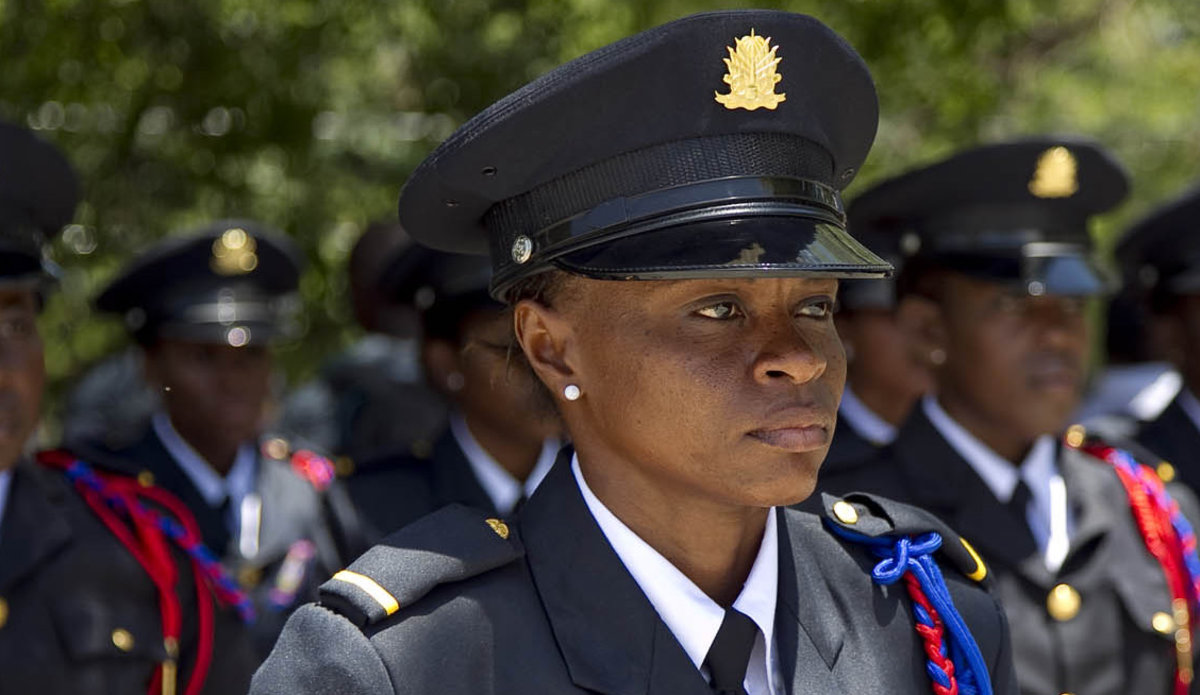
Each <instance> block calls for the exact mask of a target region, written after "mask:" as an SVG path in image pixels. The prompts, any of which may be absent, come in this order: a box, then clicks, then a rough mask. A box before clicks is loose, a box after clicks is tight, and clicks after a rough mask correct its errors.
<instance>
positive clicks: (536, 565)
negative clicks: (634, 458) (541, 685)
mask: <svg viewBox="0 0 1200 695" xmlns="http://www.w3.org/2000/svg"><path fill="white" fill-rule="evenodd" d="M572 454H573V452H572V450H571V449H570V448H569V447H568V448H565V449H563V452H562V453H561V454H559V458H558V461H557V462H556V463H555V465H554V468H553V469H552V470H551V471H550V473H549V474H548V475H547V476H546V479H545V480H544V481H543V482H542V484H541V485H540V486H539V487H538V490H537V492H536V493H535V494H534V495H533V497H531V498H530V500H529V502H528V504H526V505H525V506H524V507H523V508H522V510H521V513H520V515H519V517H518V519H517V523H518V524H519V528H520V532H521V539H522V542H523V543H524V544H525V548H526V558H527V562H528V563H529V568H530V572H531V574H532V575H533V581H534V585H535V586H536V587H537V591H538V594H539V595H540V596H541V599H542V604H543V606H544V607H545V609H546V614H547V616H548V617H549V619H550V624H551V626H552V628H553V631H554V636H555V639H556V641H557V642H558V646H559V648H560V649H561V650H562V654H563V660H564V661H565V662H566V665H567V669H568V671H569V672H570V674H571V680H572V681H573V682H574V683H575V684H576V685H577V686H579V687H581V688H584V689H586V690H593V691H596V692H600V693H609V694H611V695H640V694H642V693H647V692H664V693H665V692H669V693H673V694H679V695H711V690H710V689H709V687H708V684H707V683H706V682H705V680H704V678H703V677H702V676H701V675H700V672H699V670H697V669H696V667H695V665H694V664H693V663H692V661H691V660H690V659H689V658H688V656H687V654H686V653H685V652H684V651H683V648H682V647H681V646H680V645H679V643H678V641H676V639H675V637H674V635H672V634H671V631H670V629H669V628H668V627H667V626H666V624H665V623H663V621H662V620H661V619H660V618H659V617H658V613H657V612H655V610H654V607H653V606H652V605H651V604H650V601H649V600H648V599H647V598H646V596H645V594H643V593H642V590H641V588H640V587H639V586H638V584H637V582H636V581H634V579H633V577H632V576H631V575H630V574H629V572H628V571H627V570H626V569H625V566H624V565H623V564H622V563H621V560H620V558H619V557H618V556H617V554H616V552H615V551H614V550H613V549H612V546H610V545H609V544H608V540H607V539H606V538H605V536H604V534H603V532H602V531H601V530H600V527H599V525H598V524H597V523H596V521H595V519H594V518H593V517H592V515H591V512H590V511H589V510H588V508H587V505H586V503H585V502H584V501H583V496H582V495H581V494H580V492H579V488H578V486H577V485H576V482H575V477H574V475H573V473H572V472H571V457H572Z"/></svg>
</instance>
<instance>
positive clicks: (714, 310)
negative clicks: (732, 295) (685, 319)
mask: <svg viewBox="0 0 1200 695" xmlns="http://www.w3.org/2000/svg"><path fill="white" fill-rule="evenodd" d="M696 313H697V314H699V315H701V316H703V317H704V318H707V319H718V320H722V319H731V318H734V317H735V316H740V315H741V314H742V310H741V309H739V308H738V306H737V305H736V304H734V303H733V302H721V303H720V304H713V305H711V306H706V307H704V308H703V309H700V310H698V311H697V312H696Z"/></svg>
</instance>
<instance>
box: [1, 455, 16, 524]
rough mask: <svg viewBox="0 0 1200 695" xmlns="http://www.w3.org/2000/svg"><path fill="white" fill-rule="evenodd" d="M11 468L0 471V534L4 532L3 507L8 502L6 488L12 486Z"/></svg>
mask: <svg viewBox="0 0 1200 695" xmlns="http://www.w3.org/2000/svg"><path fill="white" fill-rule="evenodd" d="M12 476H13V473H12V469H7V470H3V471H0V534H3V533H4V507H5V506H6V505H7V504H8V489H9V488H10V487H12Z"/></svg>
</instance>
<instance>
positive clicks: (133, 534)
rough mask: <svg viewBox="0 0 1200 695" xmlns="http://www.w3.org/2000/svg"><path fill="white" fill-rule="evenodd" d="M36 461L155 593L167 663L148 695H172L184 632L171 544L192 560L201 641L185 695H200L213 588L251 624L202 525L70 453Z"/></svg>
mask: <svg viewBox="0 0 1200 695" xmlns="http://www.w3.org/2000/svg"><path fill="white" fill-rule="evenodd" d="M37 460H38V462H39V463H41V464H42V465H45V466H48V467H51V468H57V469H59V470H62V471H63V472H64V473H65V475H66V477H67V480H68V481H70V482H71V483H72V484H73V485H74V486H75V488H76V489H77V490H78V491H79V493H80V495H81V496H82V497H83V499H84V501H85V502H87V504H88V506H89V507H91V509H92V511H93V512H94V513H95V514H96V516H98V517H99V518H100V520H101V521H102V522H103V523H104V525H105V526H106V527H108V529H109V530H110V531H111V532H112V533H113V535H114V536H116V538H117V540H118V541H120V542H121V544H122V545H124V546H125V548H126V549H127V550H128V551H129V552H130V554H131V555H133V557H134V559H135V560H137V561H138V564H140V565H141V566H142V568H143V569H144V570H145V571H146V574H147V575H148V576H149V577H150V579H151V581H153V582H154V585H155V587H156V589H157V590H158V594H159V610H160V612H161V614H162V629H163V640H164V644H165V645H166V646H167V652H168V660H167V661H166V662H164V663H163V664H160V665H159V667H158V668H157V669H156V670H155V673H154V676H153V678H152V679H151V683H150V688H149V691H148V692H149V693H150V695H155V694H157V693H171V692H174V679H175V669H176V667H177V659H178V649H179V642H180V633H181V627H182V607H181V605H180V601H179V597H178V595H177V594H176V592H175V585H176V581H177V579H178V570H177V568H176V566H175V563H174V561H173V560H172V559H171V556H170V552H169V550H168V548H167V545H166V540H170V541H171V542H173V543H174V544H175V545H176V546H177V547H179V548H180V549H181V550H183V551H184V552H185V553H186V554H187V555H188V557H189V559H190V561H191V564H192V569H193V573H194V574H195V576H196V578H197V581H196V582H195V584H196V586H195V588H196V606H197V634H198V640H197V645H196V646H197V648H196V660H195V664H194V666H193V668H192V675H191V678H190V679H189V681H188V684H187V686H186V688H185V689H184V694H185V695H199V693H200V691H201V689H202V688H203V686H204V681H205V678H206V677H207V675H208V669H209V667H210V666H211V664H212V650H213V638H214V634H213V624H214V615H213V605H212V602H211V600H210V597H209V595H208V592H209V591H210V590H211V591H212V594H213V595H214V596H215V597H216V599H217V600H219V601H221V603H222V604H224V605H229V606H232V607H233V608H234V609H235V610H236V611H237V613H238V616H239V617H240V618H241V619H242V620H243V621H244V622H247V623H249V622H253V620H254V607H253V604H252V603H251V601H250V598H249V597H248V596H247V595H246V594H245V593H244V592H243V591H242V590H241V589H240V588H239V587H238V586H237V584H236V583H235V582H234V581H233V580H232V579H231V578H230V577H229V575H228V574H227V573H226V572H225V570H224V568H222V567H221V564H220V562H219V561H218V560H217V559H216V558H215V557H214V556H213V554H212V553H211V552H210V551H209V550H208V549H207V548H206V547H205V546H204V544H203V543H202V542H201V540H200V531H199V527H198V526H197V524H196V521H195V519H194V518H193V517H192V515H191V512H189V511H188V509H187V508H186V507H185V506H184V505H183V504H182V503H181V502H179V501H178V500H177V499H175V498H174V497H173V496H171V495H170V494H169V493H167V492H166V491H164V490H162V489H160V488H156V487H153V486H146V485H142V484H141V483H139V482H138V481H137V480H135V479H132V478H129V477H127V476H121V475H105V474H102V473H98V472H97V471H95V470H93V469H92V467H91V466H89V465H87V464H86V463H84V462H83V461H80V460H78V459H75V458H74V457H73V456H71V455H70V454H69V453H67V452H64V451H46V452H42V453H39V454H38V455H37ZM139 498H145V499H147V500H149V501H151V502H153V503H154V504H155V505H158V506H159V507H161V508H163V509H165V510H166V511H167V512H169V514H164V513H163V512H161V511H159V509H157V508H155V507H153V506H148V505H146V504H144V503H143V502H142V501H141V499H139ZM172 516H173V517H174V518H171V517H172Z"/></svg>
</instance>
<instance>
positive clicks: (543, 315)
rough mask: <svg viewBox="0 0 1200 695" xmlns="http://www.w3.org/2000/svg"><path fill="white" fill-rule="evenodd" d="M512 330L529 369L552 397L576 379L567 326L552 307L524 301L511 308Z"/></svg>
mask: <svg viewBox="0 0 1200 695" xmlns="http://www.w3.org/2000/svg"><path fill="white" fill-rule="evenodd" d="M513 331H514V332H515V334H516V337H517V343H518V344H519V345H520V346H521V350H522V352H524V353H525V359H526V360H528V361H529V366H530V367H532V368H533V372H534V373H535V374H537V377H538V379H541V381H542V383H543V384H545V385H546V388H548V389H549V390H550V393H552V394H554V396H555V398H557V397H558V395H559V394H561V393H562V391H563V388H564V387H566V385H567V384H570V383H575V382H576V381H577V380H578V376H579V375H578V374H577V372H576V369H575V366H574V362H575V356H574V354H573V349H574V346H575V334H574V331H573V330H572V329H571V325H570V323H569V322H568V321H567V320H566V317H564V316H563V315H562V314H561V313H559V312H558V311H557V310H555V309H554V308H552V307H550V306H547V305H545V304H542V303H539V302H536V301H534V300H530V299H524V300H521V301H520V302H518V303H517V305H516V306H515V307H514V308H513Z"/></svg>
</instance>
